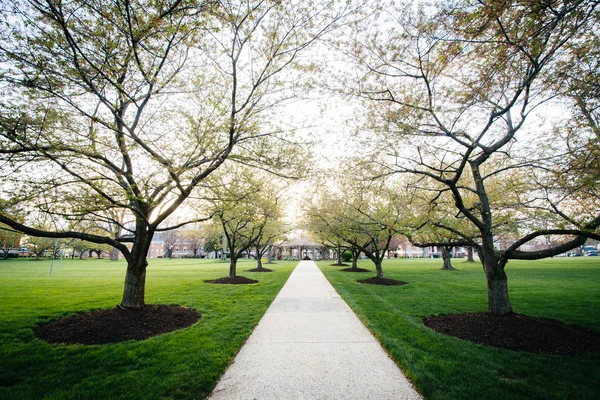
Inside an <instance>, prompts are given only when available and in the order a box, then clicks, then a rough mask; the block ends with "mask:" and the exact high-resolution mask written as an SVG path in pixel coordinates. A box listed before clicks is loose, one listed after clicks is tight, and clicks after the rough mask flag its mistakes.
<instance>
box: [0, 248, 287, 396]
mask: <svg viewBox="0 0 600 400" xmlns="http://www.w3.org/2000/svg"><path fill="white" fill-rule="evenodd" d="M149 262H150V265H149V267H148V273H147V283H146V303H147V304H176V305H182V306H188V307H192V308H195V309H197V310H198V311H200V313H201V314H202V318H201V319H200V321H199V322H198V323H196V324H195V325H193V326H191V327H189V328H186V329H184V330H181V331H177V332H172V333H168V334H165V335H161V336H156V337H153V338H150V339H148V340H144V341H140V342H135V341H128V342H123V343H119V344H111V345H102V346H100V345H97V346H80V345H78V346H64V345H50V344H47V343H45V342H43V341H41V340H39V339H38V338H37V337H36V336H35V335H34V333H33V332H32V328H33V327H34V326H36V324H38V323H40V322H44V321H49V320H53V319H58V318H60V317H62V316H65V315H69V314H73V313H81V312H85V311H88V310H95V309H103V308H110V307H114V306H115V305H116V304H118V303H119V302H120V300H121V295H122V290H123V282H124V276H125V263H124V262H122V261H119V262H111V261H108V260H65V261H63V264H62V267H60V266H59V263H58V262H56V263H55V265H54V271H53V274H52V276H49V268H50V261H49V260H45V261H40V262H36V261H28V260H24V259H19V260H9V261H4V260H3V261H0V321H1V323H0V399H4V400H6V399H41V398H45V399H107V398H120V399H169V398H173V399H187V398H200V399H201V398H204V397H205V396H207V395H208V393H209V392H210V391H211V390H212V388H213V387H214V385H216V383H217V381H218V379H219V377H220V376H221V374H222V373H223V372H224V370H225V369H226V367H227V366H228V365H229V363H230V362H231V361H232V359H233V357H234V356H235V354H236V353H237V351H238V350H239V348H240V347H241V345H242V344H243V343H244V341H245V340H246V338H247V337H248V336H249V334H250V333H251V331H252V329H253V328H254V326H255V325H256V324H257V323H258V321H259V320H260V318H261V317H262V315H263V314H264V312H265V311H266V309H267V307H268V306H269V304H270V303H271V301H272V300H273V299H274V298H275V296H276V295H277V293H278V292H279V290H280V288H281V287H282V286H283V284H284V283H285V281H286V280H287V278H288V276H289V274H290V273H291V271H292V269H293V267H294V266H295V265H296V264H297V262H278V264H276V265H274V266H273V269H274V270H275V272H271V273H249V272H244V270H247V269H250V268H253V267H254V265H255V262H254V261H251V260H240V262H239V263H238V273H239V274H240V275H243V276H247V277H249V278H253V279H257V280H259V281H260V282H259V283H257V284H253V285H211V284H207V283H204V282H203V281H204V280H206V279H215V278H220V277H223V276H226V275H227V271H228V264H226V263H220V262H218V261H215V260H190V259H185V260H184V259H173V260H156V259H154V260H149ZM269 267H270V268H271V266H269Z"/></svg>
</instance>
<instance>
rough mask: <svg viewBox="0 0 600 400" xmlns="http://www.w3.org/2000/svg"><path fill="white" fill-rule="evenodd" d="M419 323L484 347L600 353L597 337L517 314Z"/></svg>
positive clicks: (454, 316) (444, 317)
mask: <svg viewBox="0 0 600 400" xmlns="http://www.w3.org/2000/svg"><path fill="white" fill-rule="evenodd" d="M423 322H424V323H425V325H426V326H428V327H429V328H431V329H433V330H434V331H436V332H439V333H443V334H446V335H450V336H455V337H458V338H460V339H465V340H470V341H472V342H475V343H479V344H482V345H484V346H493V347H502V348H505V349H510V350H515V351H527V352H531V353H541V354H559V355H578V354H584V353H591V352H598V351H600V336H598V335H595V334H593V333H592V332H590V331H587V330H585V329H583V328H577V327H574V326H569V325H565V324H562V323H560V322H558V321H552V320H549V319H544V318H537V317H528V316H526V315H520V314H509V315H502V316H500V315H494V314H489V313H469V314H452V315H440V316H437V317H429V318H424V319H423Z"/></svg>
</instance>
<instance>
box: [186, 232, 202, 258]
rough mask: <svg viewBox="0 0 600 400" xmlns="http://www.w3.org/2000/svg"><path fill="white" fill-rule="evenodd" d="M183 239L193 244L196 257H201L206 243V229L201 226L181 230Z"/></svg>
mask: <svg viewBox="0 0 600 400" xmlns="http://www.w3.org/2000/svg"><path fill="white" fill-rule="evenodd" d="M181 234H182V238H183V241H184V242H185V243H187V244H188V245H190V246H192V252H193V254H194V257H200V252H201V250H202V246H203V244H204V240H205V239H204V231H203V230H202V229H201V228H193V229H185V230H183V231H182V232H181Z"/></svg>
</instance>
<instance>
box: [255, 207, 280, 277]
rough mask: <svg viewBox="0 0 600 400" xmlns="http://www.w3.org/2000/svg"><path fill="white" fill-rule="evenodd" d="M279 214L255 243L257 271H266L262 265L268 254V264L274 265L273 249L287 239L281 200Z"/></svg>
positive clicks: (273, 217)
mask: <svg viewBox="0 0 600 400" xmlns="http://www.w3.org/2000/svg"><path fill="white" fill-rule="evenodd" d="M277 203H278V208H279V212H278V213H276V214H275V215H273V216H272V217H271V218H270V219H269V220H268V221H267V223H266V224H265V226H264V227H263V228H262V230H261V232H260V234H259V236H258V237H257V239H256V241H255V242H254V246H253V247H254V258H255V259H256V269H257V270H265V271H266V269H265V268H264V267H263V265H262V257H263V256H264V255H265V254H267V253H268V257H267V258H268V261H267V264H273V262H272V261H271V255H270V254H271V249H272V248H273V245H274V244H275V242H277V241H278V240H282V239H284V238H285V234H286V233H287V232H288V231H289V228H287V227H286V226H285V224H284V222H283V221H282V220H281V217H282V212H281V209H282V204H281V199H280V198H278V199H277Z"/></svg>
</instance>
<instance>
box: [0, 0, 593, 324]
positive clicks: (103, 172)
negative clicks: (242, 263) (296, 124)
mask: <svg viewBox="0 0 600 400" xmlns="http://www.w3.org/2000/svg"><path fill="white" fill-rule="evenodd" d="M0 4H1V7H2V9H1V11H2V15H1V17H0V18H1V19H2V20H0V57H1V59H2V63H0V87H2V98H1V99H0V110H1V111H0V141H1V146H0V161H1V162H2V169H1V173H2V176H1V177H0V179H2V182H3V185H2V189H1V192H0V222H1V223H4V224H6V225H7V226H9V227H10V228H11V229H14V230H17V231H19V232H23V233H25V234H28V235H34V236H44V237H53V238H76V239H81V240H86V241H89V242H93V243H99V244H106V245H110V246H112V247H114V248H116V249H118V250H119V251H120V252H121V253H122V254H123V256H124V257H125V259H126V260H127V263H128V267H127V273H126V277H125V287H124V293H123V299H122V303H121V304H122V306H123V307H139V306H141V305H143V304H144V288H145V279H146V266H147V262H146V255H147V253H148V249H149V246H150V241H151V239H152V237H153V235H154V233H156V232H164V231H167V230H171V229H177V228H179V227H181V226H184V225H186V224H189V223H196V222H201V221H207V220H211V219H213V218H216V219H217V220H218V221H220V222H219V223H220V224H221V225H222V227H223V229H224V231H225V234H226V239H227V240H233V242H232V243H235V240H238V239H239V240H242V241H244V243H248V242H250V238H251V237H254V236H255V235H256V233H257V230H256V229H254V230H250V231H248V232H246V233H243V234H238V233H235V229H233V228H231V227H233V226H244V227H246V226H249V225H248V224H245V223H244V222H240V221H239V220H238V219H236V215H238V214H239V215H253V216H265V217H264V218H263V219H261V218H257V219H256V220H257V221H258V222H257V226H260V225H261V222H260V221H266V220H267V219H269V218H267V217H266V216H267V215H268V216H269V217H272V216H274V215H276V212H275V211H273V210H272V209H271V208H270V206H267V205H261V204H260V201H259V200H258V198H263V197H264V196H265V193H277V190H270V189H265V190H263V189H260V190H259V189H256V188H255V187H254V186H253V184H246V183H245V179H246V177H244V176H243V174H242V178H241V179H235V178H231V176H235V175H236V174H237V172H236V168H235V165H243V166H245V167H249V168H253V169H254V170H264V171H270V172H271V173H274V174H276V175H279V176H288V177H289V176H300V175H302V174H303V172H305V170H306V165H307V161H306V160H308V157H307V154H306V148H305V147H303V146H302V145H301V143H300V142H299V141H298V140H296V139H294V138H293V136H292V135H291V133H290V130H292V129H291V127H289V126H287V121H282V120H280V118H279V117H280V116H279V115H278V113H277V107H278V106H280V105H282V104H285V103H287V102H288V101H290V100H294V99H296V98H297V93H298V92H299V91H300V90H301V89H303V86H304V83H305V82H307V81H308V78H309V77H311V76H312V74H313V73H314V72H316V71H318V70H319V68H317V67H318V66H317V65H316V61H317V60H314V59H311V58H310V57H302V55H303V54H308V53H306V50H307V49H308V48H309V47H311V46H312V45H314V44H315V43H316V41H317V40H319V39H329V44H330V46H331V47H330V48H335V49H337V50H339V52H338V53H336V54H340V55H343V56H344V57H345V59H343V60H340V57H338V59H337V60H336V62H335V63H333V64H332V66H333V67H338V66H340V65H342V68H341V69H340V70H336V71H334V74H331V75H328V76H329V79H330V82H329V85H332V84H333V83H332V82H334V81H335V82H338V83H339V85H337V86H336V87H335V89H336V90H338V91H339V92H341V93H343V94H346V95H348V96H352V98H359V99H362V100H363V101H364V102H363V103H361V106H362V109H364V110H365V116H366V118H364V120H363V121H361V122H362V126H361V130H360V132H359V133H360V135H361V137H362V138H365V139H366V140H365V141H364V143H362V145H361V149H362V150H363V154H362V157H361V159H362V162H361V163H357V164H358V165H357V167H356V168H355V169H352V170H350V172H349V173H355V172H354V171H357V170H358V171H361V179H360V180H359V181H360V182H359V183H356V182H353V183H344V184H342V185H341V187H340V188H339V189H337V190H334V191H333V192H332V193H330V195H331V198H329V195H325V194H323V195H322V196H320V197H323V198H324V199H325V198H329V200H330V201H331V202H332V204H327V201H325V200H324V201H323V204H315V207H317V208H323V209H322V210H320V212H319V213H315V214H321V215H326V217H325V218H321V221H320V223H321V224H324V225H329V226H333V227H335V226H336V225H337V224H340V225H341V226H342V227H343V229H344V230H345V231H347V232H350V233H351V234H344V236H345V237H344V238H343V240H344V241H345V242H348V243H351V244H352V247H353V248H355V249H363V251H364V252H365V254H367V255H368V256H369V257H370V258H371V259H372V260H373V261H374V262H375V264H376V265H378V274H379V275H382V274H383V272H382V271H381V258H382V257H383V255H382V252H383V251H384V249H385V248H386V246H388V245H389V239H387V238H389V237H390V236H389V235H390V232H392V231H393V232H402V233H404V234H405V235H406V236H409V237H412V238H413V241H418V242H420V243H421V244H431V245H438V246H452V245H459V244H462V245H466V246H469V247H472V248H474V249H475V250H476V251H477V253H478V254H479V257H480V260H481V261H482V264H483V268H484V271H485V274H486V277H487V282H488V293H489V296H488V303H489V311H490V312H493V313H496V314H505V313H509V312H511V311H512V308H511V305H510V301H509V298H508V287H507V278H506V273H505V267H506V265H507V263H508V261H509V260H511V259H526V260H532V259H539V258H543V257H549V256H553V255H556V254H559V253H562V252H565V251H568V250H569V249H572V248H575V247H577V246H580V245H581V244H583V243H584V242H585V240H586V239H587V238H596V239H599V238H600V234H598V228H599V226H600V211H599V210H600V207H599V205H600V204H599V197H598V192H597V190H598V182H600V180H599V179H598V176H599V171H600V166H599V165H598V160H599V159H600V158H599V157H598V155H599V154H600V149H599V148H598V138H600V133H599V132H600V129H599V128H598V121H600V119H599V118H598V65H597V60H598V57H597V56H598V53H599V52H598V49H599V47H600V46H599V44H600V42H599V40H598V37H597V32H599V31H600V30H599V29H598V28H599V26H598V20H599V11H598V6H599V3H598V1H595V0H555V1H537V0H515V1H511V2H506V1H500V0H481V1H476V2H470V1H448V2H436V4H433V5H430V4H424V3H416V4H412V3H403V2H397V3H396V2H393V3H392V4H388V2H385V4H382V5H381V7H380V5H379V4H378V3H376V4H375V5H374V4H373V3H372V2H369V3H368V4H363V5H362V7H360V8H359V9H358V11H359V12H357V13H354V11H355V10H351V9H350V5H349V4H350V3H349V2H343V1H340V2H338V1H335V0H310V1H302V2H300V1H293V0H289V1H279V0H260V1H232V0H204V1H202V0H159V1H154V0H153V1H145V0H139V1H135V2H120V1H106V0H91V1H89V0H86V1H82V0H81V1H80V0H74V1H71V2H68V3H65V2H62V1H58V0H29V1H27V2H16V3H13V2H8V1H2V2H1V3H0ZM348 16H357V17H356V18H346V17H348ZM338 28H339V29H344V30H345V31H336V35H335V36H333V35H329V33H331V32H333V31H334V30H335V29H338ZM334 39H335V40H334ZM340 61H345V62H340ZM336 79H340V81H336ZM368 150H372V151H371V152H369V153H365V152H368ZM228 165H230V167H227V166H228ZM224 167H227V168H228V170H229V171H233V175H230V174H229V172H228V173H223V174H219V171H220V170H221V169H223V168H224ZM366 173H368V174H366ZM400 177H402V178H400ZM211 178H214V179H211ZM375 178H382V180H379V179H375ZM260 180H261V181H268V179H267V178H262V179H260ZM236 185H237V186H239V188H238V187H237V186H236ZM353 187H357V188H363V187H364V188H365V190H368V191H367V192H366V193H371V194H370V195H368V196H364V195H362V194H361V193H362V190H358V191H357V192H358V194H355V193H353V192H352V189H353ZM399 188H402V189H399ZM211 193H217V194H219V195H218V196H215V199H211V198H210V194H211ZM252 193H257V195H256V196H255V197H257V199H254V198H253V195H252ZM258 193H260V195H258ZM347 193H352V195H351V196H349V197H347V198H346V197H345V196H346V195H347ZM246 199H247V200H248V203H246V202H245V201H242V200H246ZM336 199H337V200H340V201H337V200H336ZM334 200H336V201H334ZM269 203H271V202H269ZM207 204H209V205H210V206H207ZM336 204H337V205H336ZM408 204H410V206H407V205H408ZM181 205H187V206H188V207H189V208H190V209H192V210H194V212H190V213H189V215H190V217H189V218H186V219H185V220H182V221H180V223H178V224H175V225H169V226H166V225H165V224H164V222H165V221H166V220H167V219H168V218H169V217H170V216H172V215H173V213H175V211H176V210H177V209H178V208H179V207H180V206H181ZM235 207H238V210H237V211H236V212H235V213H231V212H230V210H231V209H234V208H235ZM337 208H341V209H342V210H343V212H342V213H341V214H340V215H344V216H345V217H344V218H337V217H336V215H337V214H336V212H337V211H336V212H334V211H335V210H336V209H337ZM331 210H334V211H331ZM390 211H393V212H390ZM34 212H35V213H42V214H43V215H45V216H47V218H49V219H50V221H51V222H52V224H51V226H52V228H51V229H42V228H40V227H36V226H35V225H34V224H33V223H32V220H31V219H30V218H29V215H30V214H32V213H34ZM22 216H24V217H22ZM349 221H350V222H349ZM315 223H316V222H315ZM346 224H350V225H349V227H348V226H345V225H346ZM336 229H337V228H336ZM316 231H317V232H318V231H319V230H318V229H317V230H316ZM506 232H510V233H511V234H512V235H513V237H515V240H514V241H513V243H512V244H511V245H510V246H508V248H506V249H503V250H501V251H498V250H497V249H495V248H494V239H495V237H498V236H499V235H502V234H504V233H506ZM417 235H420V236H417ZM539 237H552V240H549V241H550V242H552V244H553V245H552V247H551V248H548V249H546V250H540V251H533V252H531V251H529V252H528V251H523V250H522V247H521V246H523V245H524V244H527V243H529V242H530V241H532V240H534V239H536V238H539ZM386 243H388V244H386ZM331 244H332V245H335V243H331ZM238 247H240V246H238V245H234V246H230V248H238ZM242 247H243V246H242ZM365 249H366V250H367V251H368V253H367V251H365ZM232 253H233V252H232ZM232 262H233V257H232ZM233 271H235V266H233ZM234 273H235V272H234Z"/></svg>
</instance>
